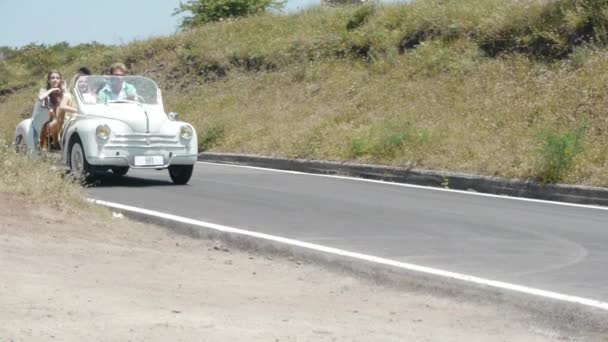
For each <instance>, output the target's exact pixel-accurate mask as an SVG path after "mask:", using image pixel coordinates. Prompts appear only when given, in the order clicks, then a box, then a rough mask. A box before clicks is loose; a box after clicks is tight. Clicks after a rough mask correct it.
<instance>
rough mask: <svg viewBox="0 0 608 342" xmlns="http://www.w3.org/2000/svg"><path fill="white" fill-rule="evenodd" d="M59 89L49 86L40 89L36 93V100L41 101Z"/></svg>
mask: <svg viewBox="0 0 608 342" xmlns="http://www.w3.org/2000/svg"><path fill="white" fill-rule="evenodd" d="M60 90H61V89H60V88H51V89H49V90H45V89H40V92H39V93H38V100H40V101H43V100H44V99H46V98H47V97H48V96H49V95H51V94H52V93H54V92H56V91H60Z"/></svg>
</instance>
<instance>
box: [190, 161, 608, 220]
mask: <svg viewBox="0 0 608 342" xmlns="http://www.w3.org/2000/svg"><path fill="white" fill-rule="evenodd" d="M197 164H209V165H215V166H230V167H240V168H246V169H253V170H263V171H270V172H280V173H287V174H293V175H304V176H313V177H325V178H335V179H343V180H352V181H358V182H366V183H376V184H384V185H393V186H400V187H404V188H413V189H422V190H431V191H442V192H451V193H457V194H463V195H471V196H481V197H491V198H500V199H507V200H513V201H523V202H533V203H543V204H553V205H561V206H566V207H574V208H585V209H595V210H604V211H608V207H602V206H597V205H586V204H576V203H567V202H557V201H548V200H540V199H534V198H526V197H514V196H507V195H495V194H486V193H483V192H474V191H465V190H454V189H446V188H438V187H433V186H424V185H414V184H406V183H395V182H388V181H383V180H376V179H366V178H357V177H348V176H336V175H325V174H319V173H307V172H300V171H289V170H281V169H271V168H266V167H258V166H248V165H236V164H222V163H212V162H201V161H198V162H197Z"/></svg>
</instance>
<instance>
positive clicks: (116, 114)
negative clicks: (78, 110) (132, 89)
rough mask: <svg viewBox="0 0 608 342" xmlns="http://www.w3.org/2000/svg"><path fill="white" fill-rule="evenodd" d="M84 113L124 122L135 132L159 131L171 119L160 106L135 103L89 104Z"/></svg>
mask: <svg viewBox="0 0 608 342" xmlns="http://www.w3.org/2000/svg"><path fill="white" fill-rule="evenodd" d="M82 114H83V115H87V116H93V117H97V118H107V119H110V120H117V121H121V122H124V123H125V124H127V125H128V126H129V127H130V128H131V130H132V131H133V132H135V133H158V132H160V130H161V127H162V125H163V124H164V122H165V121H167V120H169V119H168V117H167V115H166V114H165V112H164V110H163V109H162V107H160V106H146V105H143V106H140V105H137V104H133V103H114V104H110V105H103V104H101V105H95V106H89V107H87V108H85V109H84V110H83V111H82Z"/></svg>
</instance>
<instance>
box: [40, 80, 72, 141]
mask: <svg viewBox="0 0 608 342" xmlns="http://www.w3.org/2000/svg"><path fill="white" fill-rule="evenodd" d="M65 88H66V85H65V81H63V80H62V79H61V73H60V72H59V71H57V70H51V71H49V72H48V73H47V75H46V89H44V88H43V89H40V92H38V100H40V102H41V105H42V107H44V108H48V110H49V118H48V121H47V122H46V123H45V124H44V125H43V126H42V129H41V131H40V147H41V148H42V150H48V149H49V148H50V147H57V145H58V144H59V128H60V127H61V125H59V122H58V121H57V118H58V116H57V114H58V113H57V112H58V110H59V105H60V104H61V100H62V99H63V94H64V92H65V90H66V89H65Z"/></svg>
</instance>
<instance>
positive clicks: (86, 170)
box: [67, 138, 93, 181]
mask: <svg viewBox="0 0 608 342" xmlns="http://www.w3.org/2000/svg"><path fill="white" fill-rule="evenodd" d="M67 164H68V167H69V168H70V173H71V174H72V176H74V177H75V178H81V179H83V180H84V181H88V180H90V177H91V176H92V174H93V173H92V172H91V165H90V164H89V162H88V161H87V157H86V155H85V153H84V148H83V147H82V142H80V139H78V138H75V139H73V140H72V141H71V143H70V148H69V150H68V163H67Z"/></svg>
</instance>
